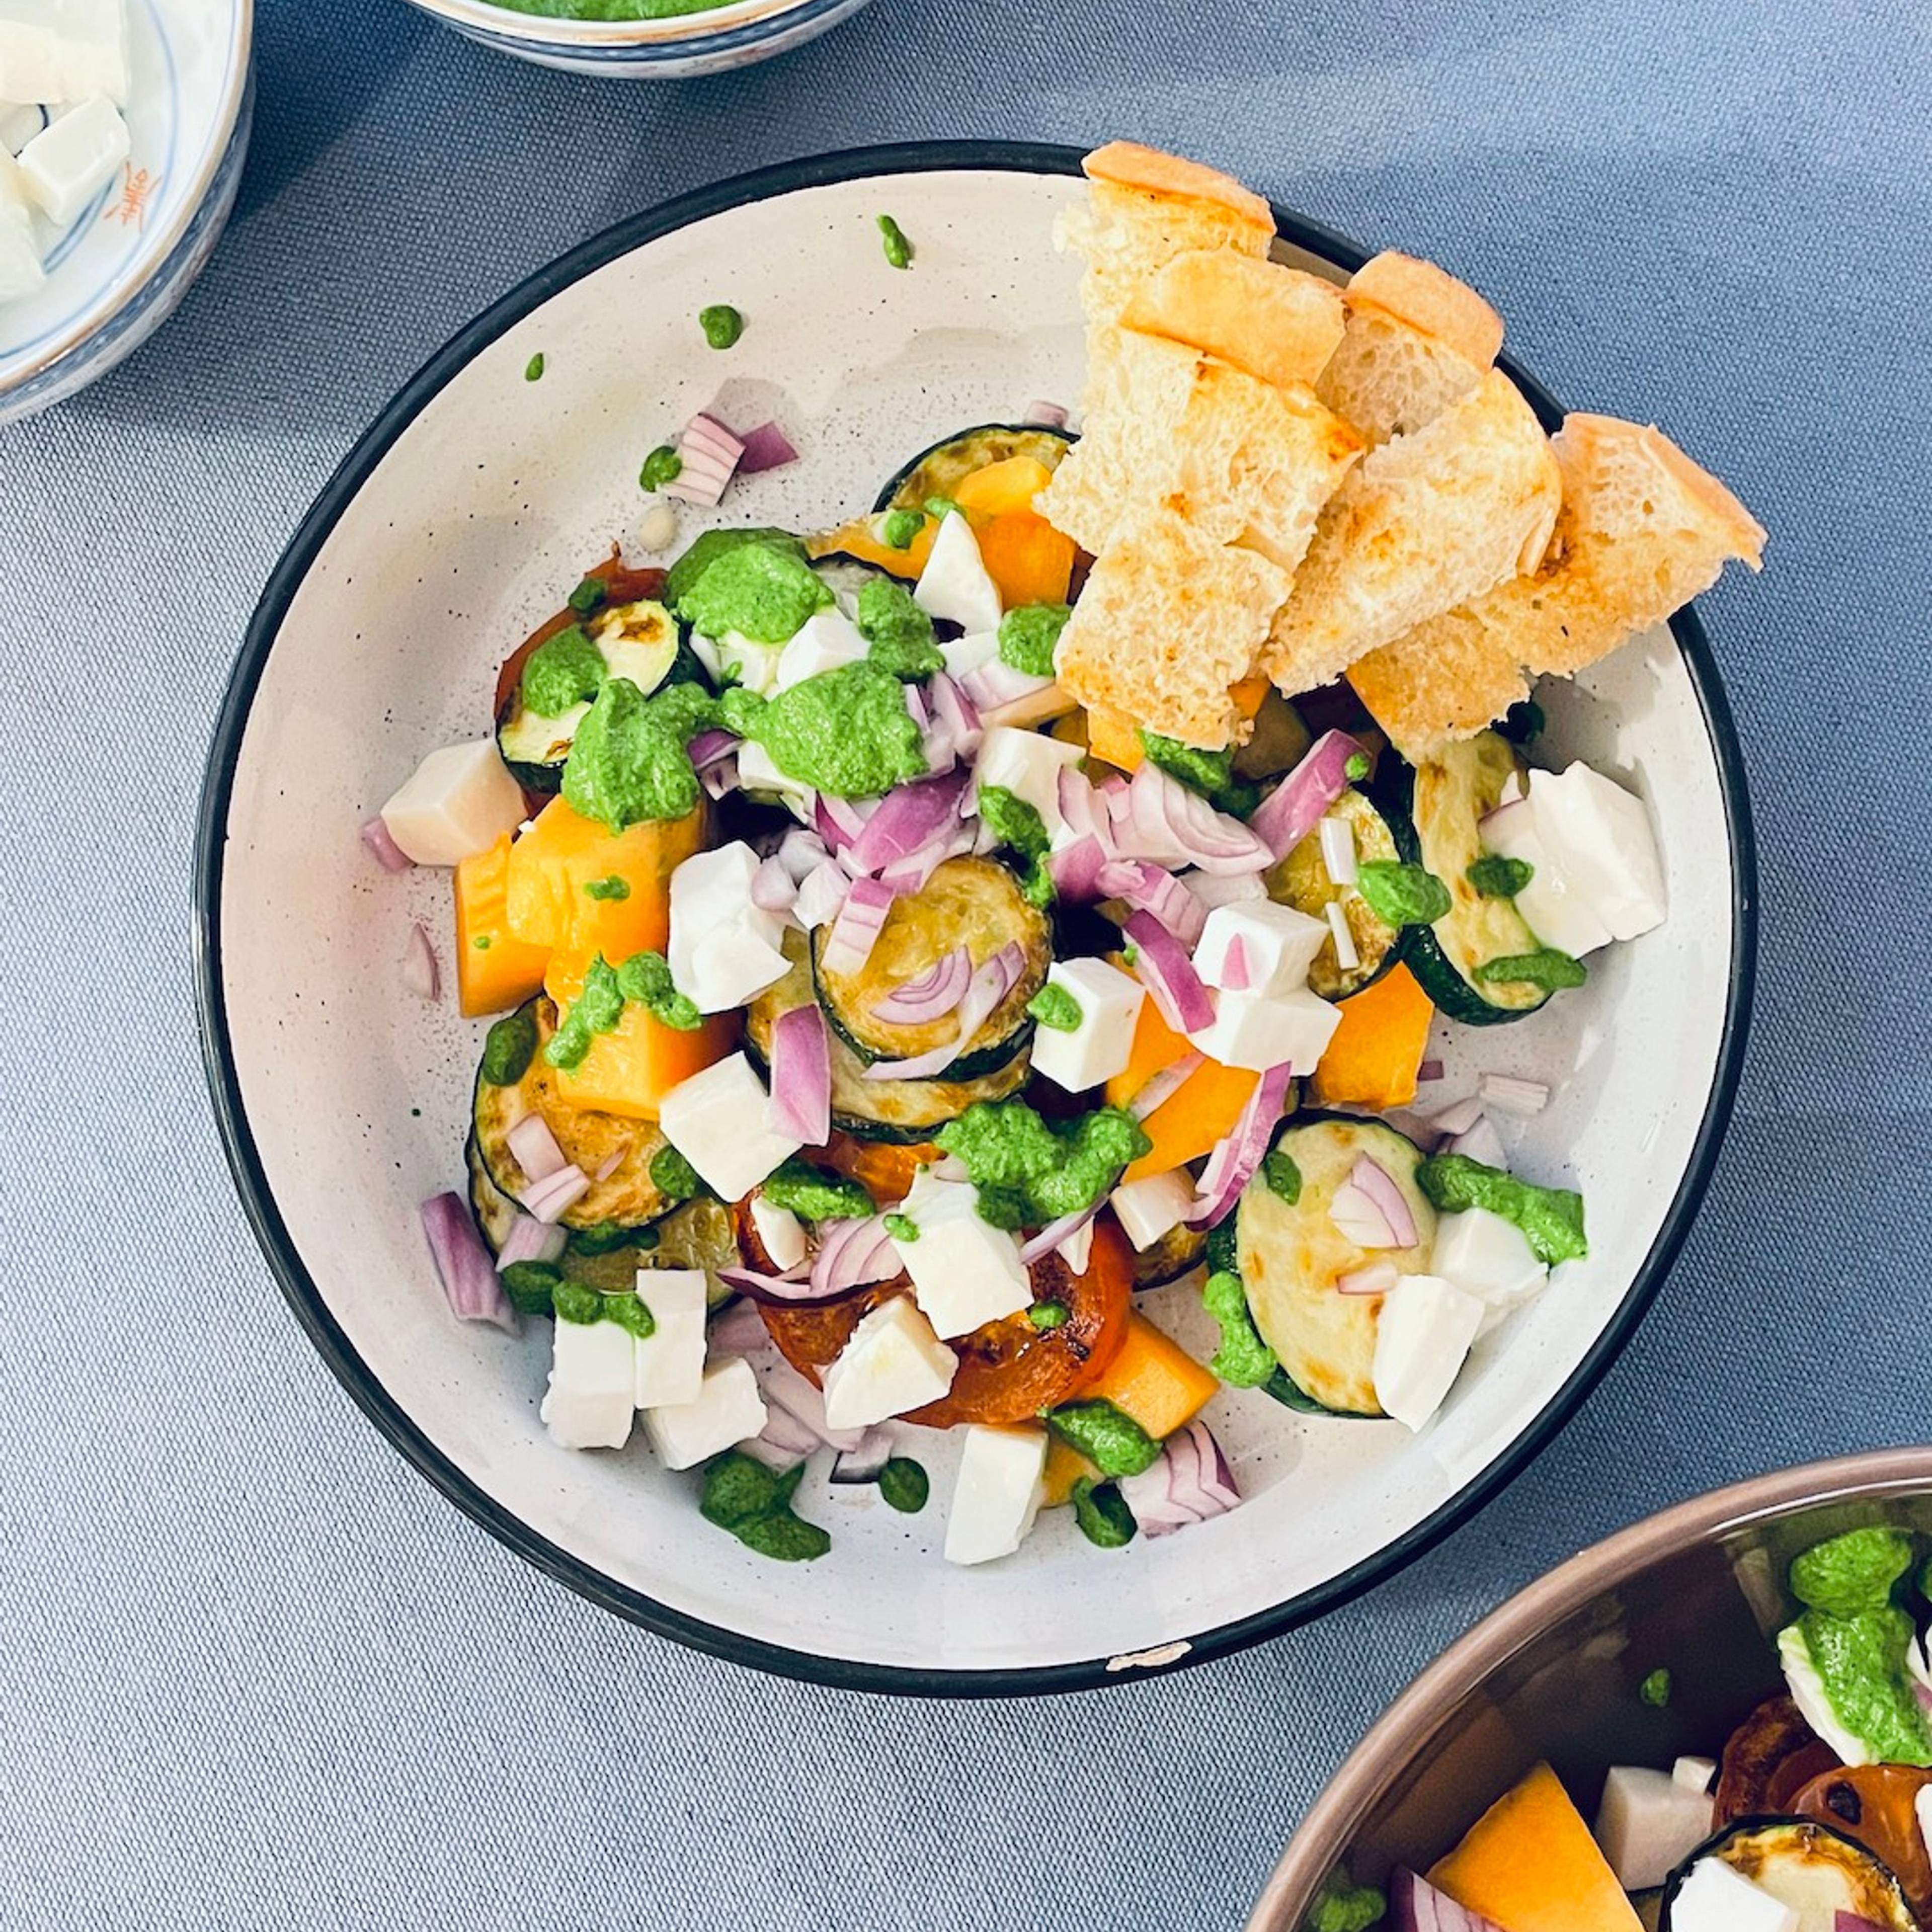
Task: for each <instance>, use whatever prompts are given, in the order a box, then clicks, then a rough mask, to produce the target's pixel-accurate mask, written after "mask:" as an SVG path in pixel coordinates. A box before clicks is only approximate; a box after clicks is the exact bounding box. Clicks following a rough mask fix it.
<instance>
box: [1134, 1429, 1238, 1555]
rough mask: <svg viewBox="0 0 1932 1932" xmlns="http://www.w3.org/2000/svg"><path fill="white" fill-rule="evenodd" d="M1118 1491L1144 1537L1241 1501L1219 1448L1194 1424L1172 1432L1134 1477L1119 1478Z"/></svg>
mask: <svg viewBox="0 0 1932 1932" xmlns="http://www.w3.org/2000/svg"><path fill="white" fill-rule="evenodd" d="M1120 1491H1121V1500H1122V1501H1123V1502H1125V1503H1126V1505H1127V1508H1129V1509H1130V1511H1133V1518H1134V1521H1135V1522H1136V1523H1137V1524H1138V1525H1139V1527H1140V1529H1141V1532H1142V1535H1145V1536H1166V1535H1168V1534H1169V1532H1172V1531H1174V1530H1177V1529H1187V1528H1188V1527H1189V1526H1190V1525H1191V1524H1193V1523H1205V1522H1207V1521H1208V1519H1209V1518H1210V1517H1217V1516H1225V1515H1226V1514H1227V1513H1228V1512H1229V1511H1230V1510H1232V1509H1233V1508H1235V1506H1236V1505H1238V1503H1239V1502H1241V1491H1240V1490H1238V1488H1237V1487H1235V1475H1234V1472H1233V1471H1232V1469H1229V1466H1228V1459H1227V1457H1226V1456H1225V1455H1223V1454H1222V1451H1221V1445H1220V1443H1218V1442H1216V1441H1215V1439H1214V1434H1213V1432H1212V1431H1211V1430H1209V1428H1208V1425H1207V1424H1205V1422H1199V1421H1196V1422H1190V1423H1189V1424H1187V1426H1186V1427H1184V1428H1182V1429H1178V1430H1175V1433H1173V1434H1172V1436H1169V1438H1168V1439H1167V1441H1166V1443H1165V1445H1163V1448H1162V1450H1161V1454H1160V1460H1159V1461H1158V1462H1157V1463H1153V1464H1152V1465H1151V1466H1149V1467H1148V1468H1147V1469H1143V1470H1142V1472H1141V1473H1140V1474H1139V1475H1137V1476H1127V1477H1124V1478H1121V1484H1120Z"/></svg>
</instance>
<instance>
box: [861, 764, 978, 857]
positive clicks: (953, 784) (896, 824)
mask: <svg viewBox="0 0 1932 1932" xmlns="http://www.w3.org/2000/svg"><path fill="white" fill-rule="evenodd" d="M966 778H967V774H966V772H965V771H964V770H954V771H951V772H947V773H946V774H945V775H944V776H943V777H941V778H922V779H920V780H919V781H917V782H916V783H915V784H903V785H897V786H895V787H893V789H892V790H890V791H889V792H887V793H886V795H885V796H884V797H883V798H882V799H880V801H879V802H878V805H877V808H876V809H875V810H874V811H873V813H872V815H871V817H869V818H868V819H867V820H866V821H865V825H864V826H863V827H862V829H861V830H860V831H859V834H858V835H857V836H856V838H854V839H853V841H852V845H851V850H850V851H849V852H848V853H846V855H845V859H846V862H847V865H850V866H851V867H852V868H853V869H854V870H855V871H860V872H877V871H880V870H881V869H882V868H884V867H885V866H886V865H890V864H891V863H892V861H893V860H894V859H903V858H904V856H906V855H907V853H909V852H913V851H916V850H918V849H919V847H920V846H922V845H924V844H926V843H928V841H930V840H932V839H933V838H936V837H938V835H941V833H943V832H947V831H948V830H949V829H951V828H952V827H953V826H955V825H956V824H957V823H958V822H959V803H960V800H961V799H962V797H964V796H965V790H966Z"/></svg>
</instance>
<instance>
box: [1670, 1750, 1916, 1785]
mask: <svg viewBox="0 0 1932 1932" xmlns="http://www.w3.org/2000/svg"><path fill="white" fill-rule="evenodd" d="M1670 1775H1671V1776H1672V1777H1673V1778H1675V1779H1676V1781H1677V1782H1678V1783H1679V1784H1681V1785H1682V1786H1683V1787H1684V1788H1685V1790H1686V1791H1695V1792H1697V1793H1700V1794H1701V1793H1709V1790H1710V1789H1711V1785H1712V1781H1713V1780H1714V1779H1715V1778H1716V1777H1717V1775H1718V1760H1716V1759H1715V1758H1714V1757H1680V1758H1679V1760H1677V1762H1676V1763H1675V1764H1673V1766H1671V1767H1670ZM1925 1789H1926V1790H1928V1791H1932V1785H1927V1787H1925Z"/></svg>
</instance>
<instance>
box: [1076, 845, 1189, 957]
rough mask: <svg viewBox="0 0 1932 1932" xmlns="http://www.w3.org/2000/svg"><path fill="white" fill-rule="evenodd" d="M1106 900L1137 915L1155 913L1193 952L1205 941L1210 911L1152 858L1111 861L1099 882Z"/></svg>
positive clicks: (1103, 870) (1101, 873)
mask: <svg viewBox="0 0 1932 1932" xmlns="http://www.w3.org/2000/svg"><path fill="white" fill-rule="evenodd" d="M1096 883H1097V884H1098V886H1099V887H1100V894H1101V896H1102V897H1103V898H1110V899H1120V900H1121V901H1124V903H1125V904H1127V905H1128V906H1130V907H1132V908H1133V910H1135V911H1136V912H1145V913H1152V914H1153V915H1154V917H1155V918H1156V919H1159V920H1160V922H1161V924H1162V925H1163V926H1166V928H1167V929H1168V931H1169V932H1171V933H1172V934H1173V935H1174V936H1175V938H1177V939H1178V940H1179V941H1181V944H1182V945H1183V946H1185V947H1189V948H1190V949H1192V948H1193V947H1196V946H1197V945H1199V944H1200V941H1201V933H1202V928H1203V927H1204V926H1206V924H1207V923H1208V913H1207V909H1206V908H1205V907H1204V906H1203V905H1202V903H1201V901H1199V899H1197V898H1196V897H1195V896H1194V895H1193V893H1192V892H1190V891H1189V890H1188V889H1187V887H1186V886H1184V885H1183V884H1182V883H1181V881H1180V880H1178V878H1176V877H1175V875H1174V874H1172V872H1170V871H1166V870H1165V869H1164V868H1163V867H1161V866H1159V865H1155V864H1154V862H1153V861H1152V860H1151V859H1109V861H1108V862H1107V863H1106V864H1105V865H1103V866H1102V867H1101V868H1100V874H1099V877H1098V878H1097V881H1096Z"/></svg>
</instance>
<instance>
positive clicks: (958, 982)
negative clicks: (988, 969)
mask: <svg viewBox="0 0 1932 1932" xmlns="http://www.w3.org/2000/svg"><path fill="white" fill-rule="evenodd" d="M972 983H973V956H972V954H971V953H970V952H969V951H968V950H967V949H966V947H964V946H963V945H962V946H956V947H954V948H953V950H952V951H951V952H950V953H947V955H946V956H945V957H944V959H939V960H936V961H935V962H934V963H933V964H932V965H930V966H929V967H928V968H926V971H924V972H923V973H922V974H919V977H918V978H917V979H916V980H907V981H906V982H905V983H904V985H903V986H895V987H894V988H893V989H892V991H891V992H889V993H887V994H886V995H884V996H883V998H880V999H877V1000H874V1001H873V1002H872V1014H873V1016H874V1019H881V1020H883V1021H884V1022H886V1024H887V1025H889V1026H922V1025H925V1024H926V1022H929V1021H932V1020H943V1019H944V1018H945V1017H946V1016H947V1014H948V1013H951V1012H952V1011H953V1008H954V1007H956V1006H958V1005H959V1002H960V1001H962V1000H963V999H964V998H965V997H966V989H967V988H968V986H971V984H972Z"/></svg>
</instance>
